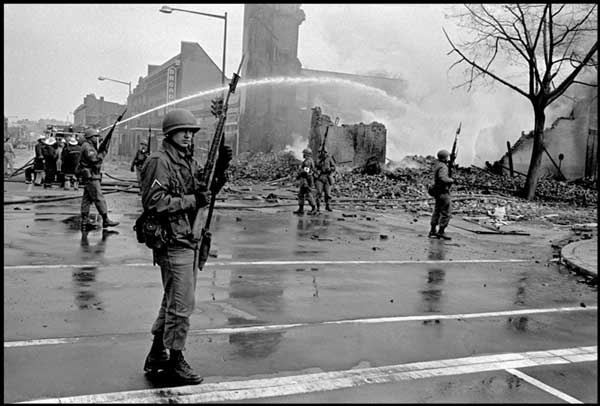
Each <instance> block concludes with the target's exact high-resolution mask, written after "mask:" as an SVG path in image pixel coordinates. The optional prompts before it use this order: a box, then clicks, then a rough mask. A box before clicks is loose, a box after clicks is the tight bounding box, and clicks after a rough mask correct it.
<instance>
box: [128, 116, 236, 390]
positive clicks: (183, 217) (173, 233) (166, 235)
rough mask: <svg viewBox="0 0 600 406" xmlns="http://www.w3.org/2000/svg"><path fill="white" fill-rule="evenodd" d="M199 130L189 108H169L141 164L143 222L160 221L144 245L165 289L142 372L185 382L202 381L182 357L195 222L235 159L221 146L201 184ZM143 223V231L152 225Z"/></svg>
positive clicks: (190, 298)
mask: <svg viewBox="0 0 600 406" xmlns="http://www.w3.org/2000/svg"><path fill="white" fill-rule="evenodd" d="M199 129H200V126H198V125H197V123H196V119H195V117H194V115H193V114H192V113H190V112H189V111H188V110H184V109H175V110H172V111H170V112H169V113H167V115H166V116H165V118H164V119H163V122H162V130H163V134H164V135H165V138H164V140H163V142H162V146H161V148H160V149H159V150H158V151H156V152H154V153H152V155H150V157H149V158H148V159H147V160H146V163H145V164H144V166H143V167H142V205H143V207H144V213H148V217H146V220H144V222H145V223H146V224H148V222H152V223H153V224H156V225H157V226H156V227H153V228H152V230H153V231H152V235H151V236H150V238H151V239H152V242H150V245H148V244H149V241H150V240H149V238H148V237H146V245H148V246H149V247H151V248H152V252H153V255H154V259H155V261H156V263H157V264H158V265H159V266H160V271H161V277H162V284H163V289H164V291H163V297H162V303H161V305H160V310H159V312H158V317H157V318H156V320H155V321H154V324H153V325H152V330H151V332H152V334H153V336H154V338H153V342H152V347H151V348H150V352H149V353H148V355H147V357H146V361H145V363H144V371H145V372H147V373H155V372H158V371H159V370H161V369H162V370H164V371H165V372H166V373H167V376H168V377H169V378H171V379H173V380H175V381H176V382H177V383H181V384H184V385H185V384H198V383H201V382H202V380H203V378H202V377H201V376H199V375H197V374H196V373H195V372H194V370H193V369H192V368H191V366H190V365H189V364H188V363H187V362H186V361H185V359H184V357H183V351H184V350H185V344H186V338H187V335H188V331H189V328H190V320H189V318H190V316H191V315H192V313H193V311H194V305H195V293H194V291H195V287H196V277H197V273H198V268H197V267H196V268H195V269H194V251H195V248H196V242H195V241H193V234H192V225H193V224H194V220H195V217H196V215H197V213H198V209H199V208H201V207H205V206H207V205H209V203H210V201H211V194H217V193H219V191H220V190H221V188H222V187H223V185H224V184H225V182H226V181H227V175H226V170H227V168H228V167H229V162H230V161H231V158H232V150H231V147H229V146H227V145H225V144H221V145H222V146H221V148H220V149H219V153H218V158H217V161H216V163H215V169H214V171H215V172H214V178H213V182H212V185H211V187H210V188H207V186H206V185H204V184H203V183H201V182H200V181H199V179H201V177H202V168H199V167H198V164H197V163H196V161H195V160H194V159H193V157H192V153H193V151H191V148H190V146H191V144H192V140H193V135H194V133H196V132H197V131H198V130H199ZM209 189H210V190H209ZM150 216H152V217H150ZM151 218H154V220H151ZM138 221H139V219H138ZM140 226H141V229H142V230H144V229H148V228H149V227H147V226H144V225H142V224H140ZM157 228H159V229H162V230H163V231H159V232H158V234H159V235H160V236H161V237H159V238H158V239H157V238H153V236H155V235H157ZM136 231H137V222H136ZM207 254H208V253H207ZM200 263H202V262H200ZM167 349H168V350H169V353H167Z"/></svg>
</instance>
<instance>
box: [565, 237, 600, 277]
mask: <svg viewBox="0 0 600 406" xmlns="http://www.w3.org/2000/svg"><path fill="white" fill-rule="evenodd" d="M560 256H561V259H562V261H563V262H564V263H565V264H566V265H568V266H569V267H571V268H573V269H574V270H576V271H577V272H578V273H582V274H585V275H588V276H592V277H594V278H595V277H597V276H598V238H591V239H587V240H581V241H576V242H572V243H570V244H567V245H565V246H564V247H563V248H562V250H561V253H560Z"/></svg>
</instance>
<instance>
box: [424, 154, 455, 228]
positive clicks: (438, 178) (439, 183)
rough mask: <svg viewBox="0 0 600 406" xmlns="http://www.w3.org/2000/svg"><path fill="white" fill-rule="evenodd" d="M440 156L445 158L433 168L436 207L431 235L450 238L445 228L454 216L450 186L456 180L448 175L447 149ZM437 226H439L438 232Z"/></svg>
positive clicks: (432, 219) (432, 218)
mask: <svg viewBox="0 0 600 406" xmlns="http://www.w3.org/2000/svg"><path fill="white" fill-rule="evenodd" d="M440 156H442V157H443V159H444V160H442V159H439V160H438V162H436V164H435V166H434V169H433V188H434V190H435V196H434V199H435V207H434V209H433V214H432V216H431V230H430V231H429V237H437V238H443V239H450V237H448V236H447V235H446V234H445V229H446V227H447V226H448V223H449V222H450V218H451V217H452V214H451V203H452V200H451V198H450V186H451V185H452V183H454V180H453V179H452V178H450V177H449V176H448V164H447V163H446V162H445V159H447V157H448V153H447V151H445V150H442V151H440V152H439V153H438V158H439V157H440ZM436 226H439V230H438V231H437V232H436Z"/></svg>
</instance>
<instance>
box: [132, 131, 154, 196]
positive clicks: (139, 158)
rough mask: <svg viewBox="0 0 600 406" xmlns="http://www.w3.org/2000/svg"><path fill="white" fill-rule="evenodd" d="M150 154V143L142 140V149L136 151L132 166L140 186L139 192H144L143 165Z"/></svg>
mask: <svg viewBox="0 0 600 406" xmlns="http://www.w3.org/2000/svg"><path fill="white" fill-rule="evenodd" d="M148 155H150V153H149V152H148V143H147V142H146V141H142V142H140V149H138V150H137V152H136V153H135V156H134V157H133V161H132V162H131V168H130V170H131V172H133V171H134V168H135V174H136V177H137V181H138V185H139V186H140V192H139V194H142V189H141V188H142V166H143V165H144V162H146V158H148Z"/></svg>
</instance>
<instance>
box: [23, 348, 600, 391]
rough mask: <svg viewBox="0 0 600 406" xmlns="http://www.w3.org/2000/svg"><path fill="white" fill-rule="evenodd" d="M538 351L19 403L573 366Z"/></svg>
mask: <svg viewBox="0 0 600 406" xmlns="http://www.w3.org/2000/svg"><path fill="white" fill-rule="evenodd" d="M572 350H574V351H575V353H576V354H575V355H578V356H580V358H581V361H577V362H584V361H596V362H597V361H598V347H597V346H591V347H577V348H572ZM539 353H540V351H533V352H523V353H508V354H493V355H483V356H474V357H465V358H454V359H446V360H438V361H427V362H413V363H409V364H400V365H388V366H383V367H374V368H360V369H350V370H346V371H334V372H322V373H313V374H304V375H295V376H284V377H275V378H263V379H249V380H243V381H228V382H227V381H226V382H220V383H206V384H202V385H190V386H179V387H173V388H161V389H144V390H135V391H124V392H114V393H101V394H93V395H82V396H70V397H62V398H47V399H37V400H31V401H27V402H20V403H167V402H168V403H204V402H219V401H236V400H237V401H239V400H247V399H261V398H268V397H276V396H289V395H301V394H305V393H314V392H324V391H331V390H339V389H348V388H353V387H358V386H363V385H368V384H376V383H377V384H380V383H393V382H400V381H409V380H416V379H423V378H432V377H439V376H451V375H461V374H471V373H478V372H486V371H500V370H510V371H512V370H514V369H515V368H527V367H538V366H545V365H555V364H569V363H573V362H574V361H571V360H569V359H566V358H563V357H561V356H559V355H552V356H550V357H546V356H540V354H539Z"/></svg>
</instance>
